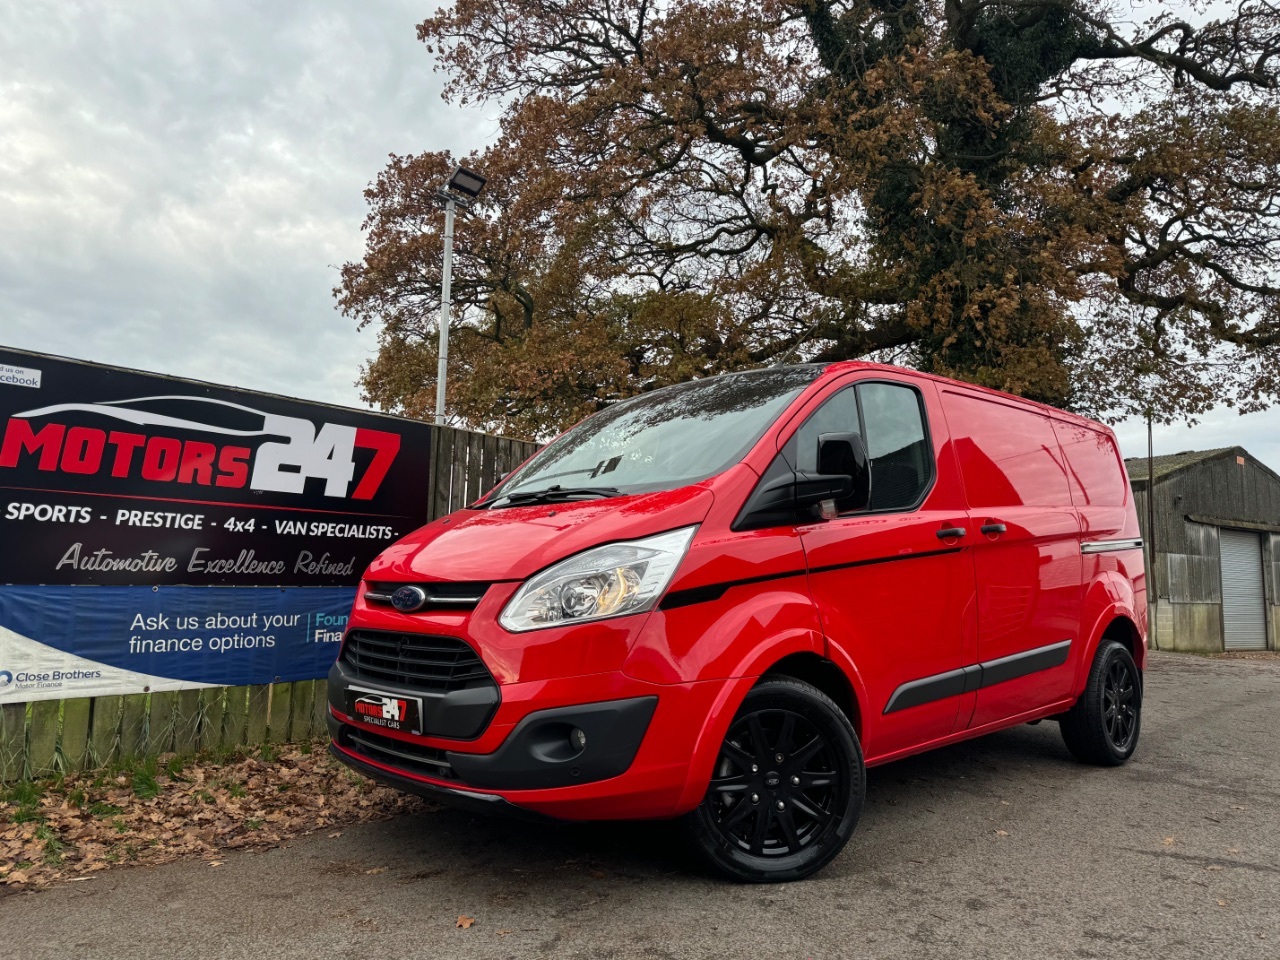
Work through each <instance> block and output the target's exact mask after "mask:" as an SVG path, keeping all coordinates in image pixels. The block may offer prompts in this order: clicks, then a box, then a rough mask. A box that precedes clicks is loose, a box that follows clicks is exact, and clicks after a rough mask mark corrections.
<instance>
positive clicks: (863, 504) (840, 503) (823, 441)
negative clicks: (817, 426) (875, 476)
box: [818, 433, 871, 512]
mask: <svg viewBox="0 0 1280 960" xmlns="http://www.w3.org/2000/svg"><path fill="white" fill-rule="evenodd" d="M818 472H819V473H821V474H823V475H825V476H844V477H849V478H850V480H851V486H850V490H849V492H848V494H847V495H845V496H844V497H837V498H834V499H835V500H836V508H837V509H838V510H840V511H842V512H843V511H849V510H865V509H866V508H867V507H868V506H869V505H870V503H871V461H870V459H869V458H868V457H867V447H866V444H864V443H863V442H862V437H861V436H859V435H858V434H856V433H824V434H822V435H821V436H820V437H818Z"/></svg>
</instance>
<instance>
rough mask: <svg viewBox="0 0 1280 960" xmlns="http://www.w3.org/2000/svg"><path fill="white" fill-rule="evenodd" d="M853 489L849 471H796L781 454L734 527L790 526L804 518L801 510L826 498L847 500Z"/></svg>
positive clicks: (736, 528)
mask: <svg viewBox="0 0 1280 960" xmlns="http://www.w3.org/2000/svg"><path fill="white" fill-rule="evenodd" d="M852 490H853V480H852V478H850V477H849V476H847V475H839V474H836V475H834V476H827V475H823V474H805V473H800V474H797V473H793V472H792V470H791V468H790V466H788V465H787V463H786V461H785V460H783V459H782V457H779V458H778V459H777V460H775V461H774V465H773V466H772V467H770V469H769V471H768V472H767V473H766V474H765V476H764V477H762V478H761V480H760V483H759V485H758V486H757V487H756V488H755V490H754V491H752V494H751V496H750V497H749V498H748V499H747V502H746V504H745V505H744V506H743V508H742V512H741V513H739V514H738V517H737V519H736V520H734V522H733V529H734V530H760V529H763V528H765V527H781V526H788V525H790V524H794V523H796V522H797V521H800V520H802V512H803V511H806V510H807V509H808V508H809V507H813V506H816V505H817V504H819V503H822V501H824V500H837V501H841V500H844V499H845V498H847V497H848V496H849V495H850V493H851V492H852ZM804 522H812V521H811V520H810V521H804Z"/></svg>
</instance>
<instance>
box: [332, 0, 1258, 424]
mask: <svg viewBox="0 0 1280 960" xmlns="http://www.w3.org/2000/svg"><path fill="white" fill-rule="evenodd" d="M1147 7H1148V8H1149V9H1150V11H1151V16H1150V17H1149V18H1148V19H1146V20H1144V21H1141V22H1139V21H1135V20H1134V19H1133V16H1134V15H1133V13H1132V11H1131V7H1130V4H1128V3H1120V2H1111V3H1109V2H1106V0H757V2H756V3H754V4H742V3H739V2H726V0H667V2H658V0H457V2H456V3H455V5H454V6H453V8H452V9H450V10H442V11H440V12H438V13H437V14H436V15H435V16H433V17H430V18H429V19H427V20H425V21H424V22H423V23H422V24H421V25H420V26H419V27H418V35H419V38H420V39H421V40H422V41H423V42H424V43H425V44H426V45H427V47H428V49H429V50H430V51H431V52H432V53H433V54H434V55H435V57H436V58H437V62H438V64H439V65H440V68H441V69H443V70H444V71H446V72H447V73H448V74H449V76H450V78H451V83H450V85H449V87H448V90H447V94H446V96H447V97H449V98H452V99H453V100H454V101H456V102H459V103H469V102H477V101H478V102H483V103H487V104H490V105H493V106H494V107H495V109H500V111H501V124H500V133H499V135H498V137H497V139H496V140H495V141H494V142H493V143H492V144H491V145H489V146H488V147H486V148H485V149H484V150H482V151H479V152H477V153H474V154H472V155H470V156H468V157H466V158H464V162H465V163H466V164H467V165H468V166H472V167H474V168H476V169H478V170H481V171H483V172H484V173H485V174H487V175H488V177H489V178H490V182H489V189H488V190H487V192H486V193H484V194H483V195H482V197H481V199H480V202H479V203H478V204H477V205H476V206H475V207H474V208H473V209H472V210H471V212H470V213H469V214H468V215H467V216H466V217H464V218H460V219H459V223H458V229H457V238H458V239H457V248H456V254H457V256H456V259H455V273H454V282H453V291H454V298H455V312H454V326H453V328H452V335H451V340H450V363H451V367H450V370H451V372H450V378H449V383H448V386H449V401H448V402H449V411H450V413H451V414H452V415H453V419H454V421H455V422H463V423H467V424H470V425H474V426H480V427H488V428H499V429H506V430H510V431H513V432H515V433H518V434H524V435H543V434H546V433H547V432H549V431H554V430H556V429H558V428H560V427H562V426H564V425H566V424H568V423H570V422H572V421H574V420H576V419H578V418H580V417H581V416H583V415H584V414H586V413H589V412H591V411H594V410H596V409H598V408H600V407H601V406H602V405H603V404H606V403H608V402H610V401H612V400H614V399H617V398H619V397H623V396H627V395H629V394H632V393H635V392H638V391H642V390H646V389H650V388H652V387H655V386H660V385H663V384H666V383H671V382H674V381H678V380H683V379H688V378H690V377H695V376H705V375H708V374H713V373H717V372H721V371H726V370H734V369H741V368H746V367H754V366H760V365H765V364H770V363H775V362H779V361H786V360H832V359H844V358H855V357H863V358H872V359H889V360H892V361H894V362H899V363H905V364H909V365H912V366H915V367H918V368H920V369H924V370H930V371H935V372H938V373H942V374H945V375H949V376H955V377H960V378H963V379H966V380H971V381H975V382H978V383H982V384H987V385H990V386H994V387H998V388H1001V389H1005V390H1010V391H1013V392H1015V393H1019V394H1023V395H1026V396H1030V397H1034V398H1037V399H1041V400H1045V401H1047V402H1050V403H1053V404H1057V405H1060V406H1065V407H1069V408H1073V409H1077V410H1081V411H1084V412H1087V413H1092V414H1095V415H1100V416H1107V417H1112V418H1115V417H1120V416H1124V415H1128V414H1132V413H1152V414H1154V416H1155V417H1156V419H1158V420H1172V419H1176V418H1186V417H1194V416H1196V415H1197V414H1199V413H1201V412H1203V411H1205V410H1206V409H1208V408H1209V407H1211V406H1213V405H1215V404H1221V403H1225V404H1228V405H1234V406H1237V407H1239V408H1241V409H1242V410H1255V409H1260V408H1263V407H1265V406H1267V405H1269V404H1270V403H1271V402H1272V401H1273V400H1274V398H1275V397H1276V395H1277V393H1278V392H1280V271H1277V270H1276V269H1274V268H1273V266H1272V263H1273V261H1274V259H1275V257H1276V254H1277V252H1278V251H1280V109H1278V107H1280V102H1278V100H1277V82H1278V80H1280V65H1278V64H1280V61H1278V55H1280V8H1278V7H1277V6H1276V5H1275V4H1274V3H1272V2H1269V0H1243V2H1239V3H1236V4H1233V5H1230V7H1229V9H1228V10H1227V15H1225V16H1224V15H1222V14H1221V11H1222V10H1223V9H1224V5H1223V4H1221V3H1217V4H1211V5H1206V4H1204V3H1200V2H1196V0H1189V2H1184V3H1179V4H1176V5H1174V4H1155V5H1152V4H1148V5H1147ZM452 162H453V158H451V157H449V156H447V155H445V154H442V153H425V154H422V155H418V156H406V157H398V156H393V157H392V158H391V162H390V164H389V165H388V166H387V168H386V169H385V170H384V171H383V172H382V173H381V175H380V176H379V177H378V178H377V180H376V182H374V183H373V184H372V185H371V186H370V188H369V189H368V191H367V193H366V196H367V200H368V203H369V206H370V213H369V216H368V219H367V221H366V223H365V229H366V234H367V250H366V254H365V257H364V259H363V260H362V261H360V262H356V263H348V264H346V265H345V266H344V268H343V270H342V280H341V285H340V286H339V287H338V289H337V290H335V295H336V296H337V298H338V300H339V303H340V306H341V308H342V309H343V311H344V312H346V313H347V314H348V315H350V316H352V317H354V318H356V319H358V321H359V322H360V323H361V324H362V325H363V324H375V325H377V327H378V330H379V337H380V351H379V353H378V355H377V357H376V359H375V360H374V361H373V362H371V363H370V364H369V365H368V366H367V367H366V368H365V370H364V371H363V374H362V384H363V387H364V390H365V393H366V395H367V397H368V398H369V399H371V400H372V401H375V402H377V403H378V404H380V405H381V406H383V407H384V408H387V409H391V410H398V411H402V412H405V413H408V414H411V415H426V414H429V413H430V412H431V411H432V409H433V401H434V391H435V370H436V352H435V351H436V338H437V329H436V326H437V311H438V309H439V290H440V269H441V227H442V219H443V218H442V215H441V213H440V211H439V209H438V207H437V205H436V202H435V199H434V197H435V192H436V190H437V188H438V187H439V186H440V185H441V183H442V182H443V181H444V179H445V178H446V177H447V174H448V171H449V169H450V167H451V164H452Z"/></svg>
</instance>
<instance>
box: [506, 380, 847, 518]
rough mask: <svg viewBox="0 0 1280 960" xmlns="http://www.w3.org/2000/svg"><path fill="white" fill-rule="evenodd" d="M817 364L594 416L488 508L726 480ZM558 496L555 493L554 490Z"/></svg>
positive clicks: (696, 387)
mask: <svg viewBox="0 0 1280 960" xmlns="http://www.w3.org/2000/svg"><path fill="white" fill-rule="evenodd" d="M821 372H822V367H821V366H817V365H814V366H793V367H777V368H771V369H767V370H754V371H751V372H747V373H733V374H724V375H721V376H717V377H708V378H706V379H704V380H693V381H690V382H689V383H680V384H676V385H675V386H671V387H664V388H663V389H661V390H655V391H653V392H652V393H647V394H644V395H642V396H639V397H632V398H631V399H629V400H623V401H621V402H619V403H616V404H614V405H613V406H611V407H609V408H608V409H606V410H602V411H600V412H599V413H597V414H593V415H592V416H590V417H588V418H587V419H586V420H583V421H582V422H581V423H580V424H578V425H577V426H576V427H574V428H573V429H571V430H570V431H569V432H568V433H565V434H564V435H563V436H561V437H560V438H559V439H557V440H556V441H555V442H554V443H552V444H550V445H549V446H548V447H546V449H544V450H542V451H541V452H540V453H539V454H538V455H537V456H535V457H534V458H533V459H532V460H530V461H529V463H527V464H526V465H525V466H524V467H523V468H522V469H520V470H518V471H516V472H515V473H513V474H512V475H511V476H510V477H509V478H508V479H507V481H506V483H504V484H503V485H502V486H501V487H500V488H499V489H498V490H497V491H496V492H495V494H494V496H493V497H491V498H489V500H488V501H486V505H488V506H494V507H504V506H517V505H519V503H521V502H529V501H531V500H532V499H533V498H534V497H535V496H537V495H539V494H541V493H546V492H548V491H550V494H551V495H552V496H558V497H560V498H564V499H572V498H574V497H576V496H584V497H591V496H616V495H619V494H624V493H648V492H652V491H654V490H669V489H674V488H675V487H682V486H685V485H687V484H690V483H696V482H698V481H699V480H705V479H707V478H708V477H713V476H715V475H716V474H718V473H722V472H723V471H725V470H726V469H728V468H729V467H730V466H732V465H733V464H735V463H737V462H738V461H739V460H741V459H742V458H743V457H744V456H746V454H747V452H748V451H749V450H750V449H751V448H752V447H753V446H754V445H755V443H756V441H757V440H759V439H760V437H761V436H762V435H763V434H764V432H765V430H766V429H768V427H769V424H771V423H772V422H773V421H774V420H775V419H776V418H777V417H778V415H779V414H780V413H782V411H783V410H785V409H786V408H787V406H788V405H789V404H790V403H791V401H792V400H794V399H795V398H796V397H798V396H799V395H800V393H801V392H802V391H803V390H804V388H805V387H807V386H808V385H809V384H811V383H812V382H813V381H814V380H816V379H817V378H818V375H819V374H820V373H821ZM553 488H554V489H553Z"/></svg>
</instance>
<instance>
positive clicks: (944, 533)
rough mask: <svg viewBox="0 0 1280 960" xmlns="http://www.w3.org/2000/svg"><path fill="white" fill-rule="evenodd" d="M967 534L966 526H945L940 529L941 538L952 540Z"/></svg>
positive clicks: (939, 535)
mask: <svg viewBox="0 0 1280 960" xmlns="http://www.w3.org/2000/svg"><path fill="white" fill-rule="evenodd" d="M964 534H965V529H964V527H943V528H942V529H941V530H939V531H938V539H939V540H951V539H953V538H956V537H963V536H964Z"/></svg>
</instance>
